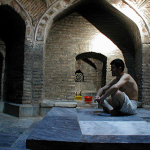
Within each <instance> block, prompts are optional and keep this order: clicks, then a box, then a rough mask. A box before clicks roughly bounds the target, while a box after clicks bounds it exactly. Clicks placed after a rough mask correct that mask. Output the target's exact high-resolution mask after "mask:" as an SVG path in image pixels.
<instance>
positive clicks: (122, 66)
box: [110, 59, 125, 71]
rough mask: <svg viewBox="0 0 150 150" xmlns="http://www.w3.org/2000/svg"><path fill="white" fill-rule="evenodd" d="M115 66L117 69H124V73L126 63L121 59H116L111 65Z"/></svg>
mask: <svg viewBox="0 0 150 150" xmlns="http://www.w3.org/2000/svg"><path fill="white" fill-rule="evenodd" d="M113 64H114V65H115V66H116V67H117V68H119V67H121V68H122V71H124V66H125V65H124V62H123V61H122V60H121V59H114V60H113V61H112V62H111V63H110V65H113Z"/></svg>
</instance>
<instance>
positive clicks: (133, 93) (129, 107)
mask: <svg viewBox="0 0 150 150" xmlns="http://www.w3.org/2000/svg"><path fill="white" fill-rule="evenodd" d="M110 64H111V72H112V76H115V78H114V79H112V80H111V81H110V82H109V83H108V84H107V85H105V86H104V87H102V88H100V89H99V90H98V92H97V95H96V96H95V100H94V101H95V102H96V101H97V102H98V104H99V105H101V106H102V107H103V109H104V110H105V111H108V112H109V113H110V114H111V115H112V116H114V115H115V116H116V115H120V113H121V114H122V113H123V114H135V112H136V108H137V101H138V86H137V84H136V82H135V80H134V79H133V78H132V77H131V76H130V75H129V74H127V73H124V62H123V61H122V60H121V59H115V60H113V61H112V62H111V63H110ZM109 96H111V97H109Z"/></svg>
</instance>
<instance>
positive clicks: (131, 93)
mask: <svg viewBox="0 0 150 150" xmlns="http://www.w3.org/2000/svg"><path fill="white" fill-rule="evenodd" d="M121 78H126V80H127V82H126V83H125V84H124V85H122V86H121V87H120V88H119V90H120V91H122V92H125V93H126V95H127V96H128V97H129V98H130V100H136V101H137V100H138V86H137V84H136V82H135V80H134V79H133V78H132V77H131V76H130V75H129V74H127V73H124V74H123V76H122V77H121ZM121 78H120V79H119V80H121ZM119 80H118V79H117V77H116V78H115V79H114V83H117V82H118V81H119Z"/></svg>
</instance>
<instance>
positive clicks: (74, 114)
mask: <svg viewBox="0 0 150 150" xmlns="http://www.w3.org/2000/svg"><path fill="white" fill-rule="evenodd" d="M26 147H27V148H29V149H37V150H41V149H42V150H48V149H51V150H53V149H57V148H58V149H62V150H64V149H65V150H70V149H71V150H80V149H82V150H83V149H84V150H98V149H104V150H105V149H107V150H109V149H111V150H112V149H116V150H117V149H119V150H120V149H123V150H126V149H129V150H130V149H132V150H133V149H138V150H142V149H150V111H147V110H144V109H138V112H137V115H131V116H119V117H112V116H110V115H109V114H106V113H103V112H101V110H100V109H76V108H61V107H54V108H52V109H51V110H50V111H49V112H48V114H47V115H46V116H45V117H44V118H43V119H42V120H41V121H40V123H39V125H38V126H37V127H36V128H35V129H34V130H33V131H32V133H31V134H30V136H29V137H28V138H27V140H26Z"/></svg>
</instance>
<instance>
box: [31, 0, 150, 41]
mask: <svg viewBox="0 0 150 150" xmlns="http://www.w3.org/2000/svg"><path fill="white" fill-rule="evenodd" d="M89 2H91V1H90V0H87V1H85V0H72V1H65V0H60V1H56V2H55V3H53V4H51V5H50V6H49V8H48V9H47V11H46V12H45V13H44V14H43V16H42V17H41V18H40V20H39V22H38V23H37V26H36V29H35V32H34V41H35V42H36V41H45V39H46V37H47V32H48V30H49V29H50V28H51V26H52V25H53V21H54V20H55V18H57V16H59V15H60V16H61V15H64V14H67V13H68V12H70V9H71V8H73V9H74V6H75V7H78V6H80V5H84V3H85V4H86V3H89ZM92 2H94V3H101V4H102V5H109V6H110V5H111V6H113V7H114V8H116V10H117V12H122V13H124V12H123V11H121V10H122V5H126V6H128V7H130V8H131V9H132V10H133V11H134V12H136V13H137V16H138V17H139V18H141V20H140V24H139V25H138V27H139V28H140V32H141V35H143V36H144V37H147V36H148V37H149V35H150V33H149V30H150V29H149V26H148V23H147V21H146V19H145V18H144V17H143V16H142V15H141V14H140V12H139V11H138V10H136V9H134V8H133V6H131V4H130V3H128V2H126V0H124V1H123V2H122V5H117V4H116V3H115V4H113V1H109V2H106V1H104V0H101V1H100V2H98V1H96V0H92ZM80 3H81V4H80ZM108 9H112V8H108ZM67 11H68V12H67ZM62 12H63V13H62ZM119 15H120V14H119ZM142 28H145V30H144V32H143V30H142ZM145 39H146V38H145ZM145 39H141V40H142V41H143V42H144V40H145Z"/></svg>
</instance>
